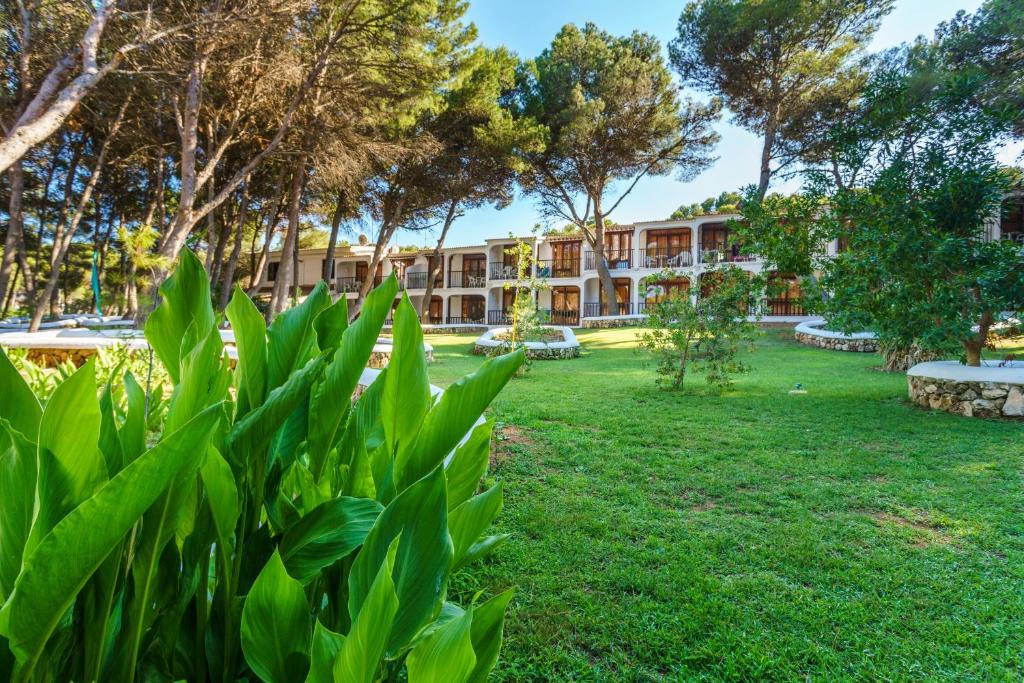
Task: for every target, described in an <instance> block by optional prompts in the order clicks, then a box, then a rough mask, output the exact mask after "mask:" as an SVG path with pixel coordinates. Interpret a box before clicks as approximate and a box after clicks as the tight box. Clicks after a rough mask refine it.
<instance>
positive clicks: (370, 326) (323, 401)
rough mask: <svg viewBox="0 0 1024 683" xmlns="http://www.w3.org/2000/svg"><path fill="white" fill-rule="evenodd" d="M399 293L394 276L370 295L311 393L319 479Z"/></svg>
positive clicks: (311, 424) (314, 462)
mask: <svg viewBox="0 0 1024 683" xmlns="http://www.w3.org/2000/svg"><path fill="white" fill-rule="evenodd" d="M397 291H398V281H397V280H396V279H395V278H394V277H393V276H392V277H389V278H388V279H387V280H385V281H384V283H383V284H381V285H380V286H379V287H377V288H376V289H374V290H373V291H372V292H370V294H369V295H368V296H367V297H366V301H365V302H364V303H363V307H362V309H360V313H359V317H358V318H357V319H356V321H355V322H354V323H352V325H351V326H349V327H348V329H346V330H345V332H344V334H343V335H342V337H341V342H340V344H339V346H338V350H337V351H336V352H335V353H334V357H333V358H332V360H331V362H330V364H329V365H328V366H327V368H326V369H325V370H324V376H323V379H322V380H321V381H320V383H319V384H318V385H317V386H316V387H315V389H314V391H313V393H312V396H311V403H310V419H309V454H310V460H311V464H312V469H313V474H314V476H316V477H317V478H319V477H320V475H321V474H322V471H323V463H324V462H325V461H326V458H327V452H328V450H330V448H331V444H332V443H333V442H334V440H335V437H336V435H337V432H338V427H339V425H340V424H341V419H342V416H343V415H344V414H345V410H344V409H345V408H346V407H347V406H348V405H349V403H350V402H351V401H352V392H353V391H355V388H356V385H357V384H358V382H359V376H360V375H361V374H362V373H363V369H364V368H365V367H366V363H367V361H368V360H369V359H370V354H372V353H373V345H374V344H375V343H376V342H377V337H378V335H379V334H380V330H381V327H382V326H383V325H384V320H385V319H386V318H387V315H388V312H389V311H390V310H391V303H392V301H394V298H395V292H397Z"/></svg>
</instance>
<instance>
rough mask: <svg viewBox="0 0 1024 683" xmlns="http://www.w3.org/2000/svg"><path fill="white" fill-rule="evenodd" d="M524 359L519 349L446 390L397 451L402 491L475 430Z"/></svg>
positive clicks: (399, 488) (488, 364) (399, 486)
mask: <svg viewBox="0 0 1024 683" xmlns="http://www.w3.org/2000/svg"><path fill="white" fill-rule="evenodd" d="M396 322H397V321H396ZM396 344H397V340H396ZM525 358H526V356H525V355H524V351H523V350H522V349H519V350H518V351H516V352H514V353H509V354H505V355H504V356H498V357H497V358H492V359H489V360H487V361H485V362H484V364H483V365H481V366H480V369H479V370H477V371H476V372H474V373H473V374H471V375H467V376H466V377H463V378H462V379H460V380H459V381H457V382H455V383H454V384H452V385H451V386H449V387H448V388H447V389H445V390H444V394H442V395H441V400H440V401H438V402H437V405H435V406H434V407H433V408H431V409H430V412H428V413H427V415H426V418H425V419H423V426H422V428H421V429H420V430H419V434H418V435H417V436H416V440H415V441H414V442H413V443H411V444H406V447H405V448H402V447H399V449H398V457H397V459H396V463H395V471H396V472H398V490H399V491H401V490H402V489H403V488H405V487H406V486H408V485H409V484H411V483H412V482H414V481H416V480H417V479H419V478H420V477H423V476H424V475H426V473H427V472H429V471H431V470H432V469H434V468H435V467H437V464H438V463H439V462H441V461H442V460H444V458H445V456H447V455H448V454H449V453H450V452H451V451H452V449H453V448H455V446H456V445H458V443H459V441H461V440H462V437H464V436H465V435H466V432H468V431H469V430H470V429H472V427H473V424H474V423H475V422H476V421H477V419H479V418H480V416H481V415H483V412H484V409H486V408H487V406H488V405H489V404H490V402H491V401H492V400H493V399H494V397H495V396H497V395H498V392H499V391H501V389H502V387H504V386H505V383H506V382H508V380H509V379H510V378H511V377H512V375H514V374H515V372H516V370H517V369H518V368H519V366H520V365H522V364H523V361H524V360H525ZM392 362H394V361H392ZM385 396H387V394H385ZM386 425H387V423H386V422H385V426H386Z"/></svg>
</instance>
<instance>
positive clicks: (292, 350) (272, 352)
mask: <svg viewBox="0 0 1024 683" xmlns="http://www.w3.org/2000/svg"><path fill="white" fill-rule="evenodd" d="M330 304H331V297H330V295H329V294H328V293H327V285H325V284H324V283H323V282H322V281H321V282H318V283H317V284H316V287H314V288H313V291H312V292H310V293H309V296H307V297H306V300H305V301H303V302H302V303H301V304H299V305H298V306H295V307H294V308H289V309H288V310H287V311H285V312H283V313H281V314H280V315H279V316H277V317H276V318H274V322H272V323H271V324H270V329H269V330H267V337H268V344H267V390H268V391H270V390H271V389H275V388H276V387H279V386H281V385H282V384H283V383H284V381H285V380H286V379H288V376H289V375H291V374H292V372H294V371H295V370H298V369H299V368H301V367H302V366H304V365H306V363H308V362H309V360H310V359H311V358H312V357H313V356H315V355H316V354H317V352H318V350H317V346H316V330H315V328H314V327H313V320H315V319H316V317H317V315H319V314H320V311H322V310H324V309H325V308H327V307H328V306H329V305H330Z"/></svg>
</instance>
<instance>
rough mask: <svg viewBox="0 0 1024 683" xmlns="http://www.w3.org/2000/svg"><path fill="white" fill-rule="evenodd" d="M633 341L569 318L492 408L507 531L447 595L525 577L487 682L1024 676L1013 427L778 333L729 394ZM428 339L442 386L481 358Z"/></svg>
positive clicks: (855, 359) (1018, 470)
mask: <svg viewBox="0 0 1024 683" xmlns="http://www.w3.org/2000/svg"><path fill="white" fill-rule="evenodd" d="M634 335H635V332H634V331H633V330H610V331H585V332H582V333H581V334H580V335H579V338H580V341H581V342H582V343H583V345H584V353H583V356H582V357H581V358H579V359H577V360H571V361H554V362H553V361H548V362H538V363H535V364H534V366H533V369H532V371H531V372H530V374H529V375H528V376H527V377H525V378H517V379H514V380H513V381H512V382H511V383H510V384H509V386H508V387H507V388H506V389H505V391H504V392H503V393H502V395H501V396H500V397H499V398H498V399H497V400H496V401H495V403H494V405H493V407H492V409H491V412H492V414H493V415H494V417H495V418H496V419H497V421H498V424H499V427H500V428H501V429H500V433H501V436H500V437H499V439H498V441H497V443H496V451H495V458H496V464H495V467H494V468H493V469H492V473H491V476H493V478H494V479H495V480H497V481H500V482H503V484H504V487H505V509H504V511H503V513H502V515H501V517H500V518H499V528H500V530H501V531H505V532H509V533H511V534H512V539H511V540H510V541H509V542H508V543H507V544H505V545H504V546H503V547H502V548H500V549H499V550H498V551H497V552H496V553H495V555H494V556H493V557H492V558H491V559H490V560H489V561H488V562H487V563H486V564H483V565H480V566H477V567H474V568H473V569H471V570H467V571H464V572H462V573H461V574H460V575H459V576H458V577H457V579H456V581H455V583H454V585H453V587H452V589H453V591H454V592H455V593H456V594H457V595H458V597H459V598H460V600H468V599H471V598H472V596H473V594H474V593H475V592H476V591H478V590H481V589H483V590H486V591H488V592H490V591H493V590H497V589H502V588H505V587H507V586H515V587H516V589H517V592H516V598H515V600H514V601H513V603H512V606H511V608H510V613H509V618H508V623H507V627H506V638H507V640H506V646H505V648H504V651H503V653H502V661H501V663H500V664H499V667H498V670H497V677H498V679H499V680H558V681H567V680H614V681H647V680H750V679H754V678H760V679H768V680H793V679H798V678H799V679H817V680H825V679H829V680H837V679H852V680H935V679H956V680H979V681H980V680H1010V679H1014V680H1019V678H1020V677H1021V676H1024V485H1022V466H1024V425H1021V424H1020V423H1015V424H1014V423H1008V422H1002V423H1001V422H997V421H983V420H971V419H966V418H960V417H955V416H951V415H946V414H939V413H929V412H926V411H923V410H920V409H918V408H915V407H913V406H912V405H911V404H910V403H909V402H908V401H907V399H906V381H905V379H904V378H903V376H901V375H889V374H883V373H880V372H878V371H876V370H874V369H872V366H874V365H877V364H878V361H879V359H878V358H877V357H875V356H872V355H861V354H846V353H839V352H830V351H821V350H816V349H810V348H806V347H803V346H800V345H798V344H796V343H795V342H793V341H791V340H790V339H789V333H788V332H783V331H778V330H772V331H768V332H766V333H764V334H763V335H762V338H761V340H760V341H759V342H758V348H757V351H756V353H754V354H753V355H752V356H751V358H750V360H751V362H752V364H753V366H754V371H753V372H752V373H750V374H748V375H745V376H741V377H740V378H739V380H738V381H737V383H736V385H735V387H734V388H733V389H732V390H730V391H728V392H726V393H724V394H721V395H714V394H711V393H708V392H707V391H706V390H705V389H704V386H703V380H702V378H693V379H696V380H698V381H695V382H693V385H692V386H693V387H694V390H693V391H692V392H691V393H669V392H664V391H661V390H657V389H655V388H654V382H653V379H654V375H653V369H651V368H645V367H643V365H642V362H641V360H642V359H641V357H640V356H638V355H637V354H636V352H635V351H634V344H633V338H634ZM428 339H429V341H430V343H431V344H433V345H434V348H435V359H436V360H435V362H434V363H433V364H432V365H431V368H430V373H431V378H432V381H433V382H434V383H436V384H439V385H441V386H444V385H446V384H448V383H450V382H451V381H453V380H455V379H456V378H458V377H460V376H461V375H463V374H466V373H468V372H470V371H472V370H473V369H474V368H475V367H477V366H478V365H479V363H480V362H481V360H480V358H479V357H477V356H472V355H470V354H469V348H470V345H471V341H472V338H471V337H468V336H459V337H451V336H431V337H429V338H428ZM797 382H800V383H802V384H803V385H804V387H805V388H806V389H807V390H808V394H807V395H802V396H792V395H789V394H788V390H789V389H790V388H792V387H793V385H794V384H795V383H797Z"/></svg>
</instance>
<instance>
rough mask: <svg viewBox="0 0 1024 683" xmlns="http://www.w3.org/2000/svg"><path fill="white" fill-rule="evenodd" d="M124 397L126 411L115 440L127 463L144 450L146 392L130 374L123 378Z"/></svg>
mask: <svg viewBox="0 0 1024 683" xmlns="http://www.w3.org/2000/svg"><path fill="white" fill-rule="evenodd" d="M124 395H125V403H126V410H125V415H124V422H123V423H122V424H121V427H120V428H119V429H118V430H117V438H118V441H120V442H121V453H122V454H123V455H124V461H125V463H129V462H131V461H132V460H134V459H135V458H137V457H139V456H140V455H142V453H143V452H144V451H145V450H146V392H145V391H143V389H142V387H140V386H139V383H138V382H136V381H135V376H134V375H132V373H130V372H129V373H126V374H125V376H124Z"/></svg>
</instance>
